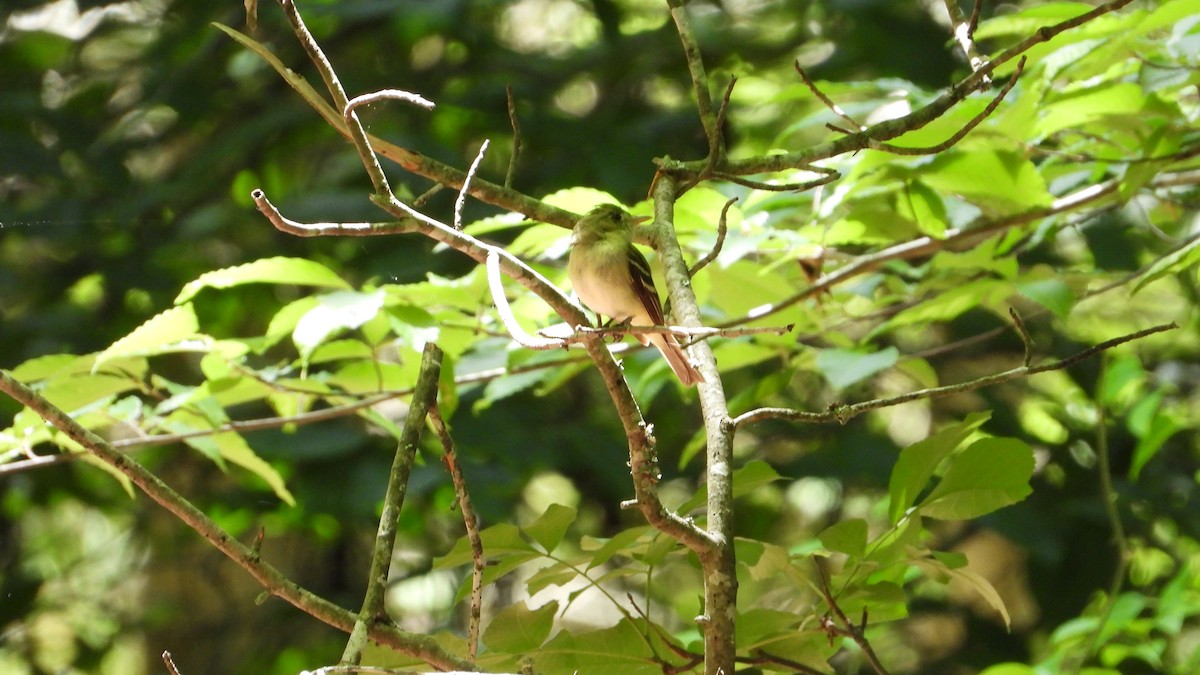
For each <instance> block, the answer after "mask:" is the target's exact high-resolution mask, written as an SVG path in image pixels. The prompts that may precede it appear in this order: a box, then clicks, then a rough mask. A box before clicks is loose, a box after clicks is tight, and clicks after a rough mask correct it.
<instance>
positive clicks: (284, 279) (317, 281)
mask: <svg viewBox="0 0 1200 675" xmlns="http://www.w3.org/2000/svg"><path fill="white" fill-rule="evenodd" d="M242 284H290V285H294V286H317V287H323V288H350V284H348V283H346V281H345V280H343V279H342V278H341V277H339V276H338V275H337V274H336V273H335V272H334V271H333V270H331V269H329V268H328V267H326V266H324V265H322V264H320V263H316V262H313V261H311V260H306V259H304V258H282V257H277V258H263V259H261V260H255V261H254V262H249V263H246V264H245V265H238V266H236V267H226V268H225V269H219V270H213V271H212V272H205V273H204V274H201V275H200V276H199V277H197V278H196V280H195V281H191V282H189V283H188V284H187V285H186V286H184V287H183V290H181V291H180V292H179V295H178V296H177V297H176V298H175V304H176V305H180V304H183V303H185V302H187V301H188V300H191V299H192V298H193V297H195V295H196V294H197V293H199V292H200V291H202V290H204V289H205V288H232V287H234V286H240V285H242Z"/></svg>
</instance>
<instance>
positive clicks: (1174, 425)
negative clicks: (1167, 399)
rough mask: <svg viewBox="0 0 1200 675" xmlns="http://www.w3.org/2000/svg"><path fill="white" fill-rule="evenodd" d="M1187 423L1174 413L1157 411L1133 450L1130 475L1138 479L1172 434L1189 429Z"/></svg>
mask: <svg viewBox="0 0 1200 675" xmlns="http://www.w3.org/2000/svg"><path fill="white" fill-rule="evenodd" d="M1187 428H1188V427H1187V425H1186V424H1184V423H1182V422H1180V421H1178V420H1176V419H1175V416H1174V415H1170V414H1167V413H1164V412H1163V411H1157V414H1155V415H1154V417H1153V418H1152V421H1151V422H1150V428H1149V429H1147V430H1146V433H1145V434H1144V435H1142V436H1141V438H1139V439H1138V444H1137V447H1136V448H1134V450H1133V460H1132V462H1130V466H1129V477H1130V478H1131V479H1133V480H1137V479H1138V476H1140V475H1141V473H1142V469H1143V468H1144V467H1145V466H1146V464H1147V463H1148V462H1149V461H1150V460H1151V459H1154V456H1155V455H1157V454H1158V451H1159V450H1160V449H1161V448H1162V446H1163V444H1164V443H1166V442H1167V441H1168V440H1170V438H1171V437H1172V436H1174V435H1175V434H1177V433H1179V432H1180V431H1183V430H1184V429H1187Z"/></svg>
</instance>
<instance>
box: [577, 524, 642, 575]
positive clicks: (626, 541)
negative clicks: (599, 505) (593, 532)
mask: <svg viewBox="0 0 1200 675" xmlns="http://www.w3.org/2000/svg"><path fill="white" fill-rule="evenodd" d="M654 532H655V530H654V529H653V528H651V527H650V526H649V525H642V526H640V527H630V528H626V529H624V530H621V531H620V532H618V533H617V534H615V535H613V537H612V538H611V539H608V540H607V541H604V542H603V543H602V544H600V547H599V548H597V549H596V552H595V553H593V554H592V559H591V560H589V561H588V565H587V569H589V570H590V569H592V568H593V567H596V566H597V565H603V564H604V563H606V562H608V561H609V560H610V559H612V557H613V556H615V555H624V556H626V557H632V551H633V549H634V548H639V549H640V548H645V542H642V541H641V538H642V537H644V536H647V535H652V534H653V533H654ZM587 541H589V539H588V538H585V542H587ZM592 541H599V540H592ZM584 550H588V549H587V546H584Z"/></svg>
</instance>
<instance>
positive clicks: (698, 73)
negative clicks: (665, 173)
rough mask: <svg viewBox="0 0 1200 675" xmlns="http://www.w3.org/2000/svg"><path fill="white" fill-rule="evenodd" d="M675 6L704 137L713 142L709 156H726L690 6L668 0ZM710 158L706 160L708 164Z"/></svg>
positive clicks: (674, 0) (677, 26) (671, 5)
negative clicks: (693, 32)
mask: <svg viewBox="0 0 1200 675" xmlns="http://www.w3.org/2000/svg"><path fill="white" fill-rule="evenodd" d="M667 5H668V6H669V7H670V8H671V18H672V19H673V20H674V22H675V31H676V32H677V33H678V34H679V42H680V43H681V44H682V45H683V55H684V57H685V58H686V59H687V65H688V73H689V74H690V75H691V76H692V91H693V92H694V93H695V95H696V109H697V110H698V112H699V113H700V123H701V124H702V125H703V126H704V136H705V138H707V139H708V143H709V156H710V157H711V156H713V155H717V156H720V155H723V154H724V148H723V147H721V146H723V144H724V141H723V139H722V136H721V130H720V129H719V128H717V119H716V115H715V114H714V113H713V103H712V94H711V93H709V90H708V75H707V74H706V72H705V69H704V59H703V57H702V56H701V54H700V45H699V44H698V43H697V42H696V37H695V35H693V34H692V25H691V22H690V21H689V20H688V14H687V8H686V7H685V6H684V3H683V2H682V0H667ZM707 162H708V160H707V159H706V160H705V163H706V164H707Z"/></svg>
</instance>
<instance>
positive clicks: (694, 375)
mask: <svg viewBox="0 0 1200 675" xmlns="http://www.w3.org/2000/svg"><path fill="white" fill-rule="evenodd" d="M646 337H647V338H648V339H649V341H650V344H652V345H654V346H655V347H658V351H660V352H662V355H663V358H665V359H666V360H667V365H669V366H671V370H673V371H674V372H675V377H678V378H679V381H680V382H682V383H683V386H685V387H691V386H695V385H697V384H699V383H701V382H703V381H704V376H703V375H701V374H700V371H698V370H696V367H695V366H693V365H692V362H691V361H689V360H688V357H687V354H685V353H684V351H683V347H681V346H680V345H679V341H678V340H676V339H675V336H674V335H670V334H662V333H653V334H648V335H646Z"/></svg>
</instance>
